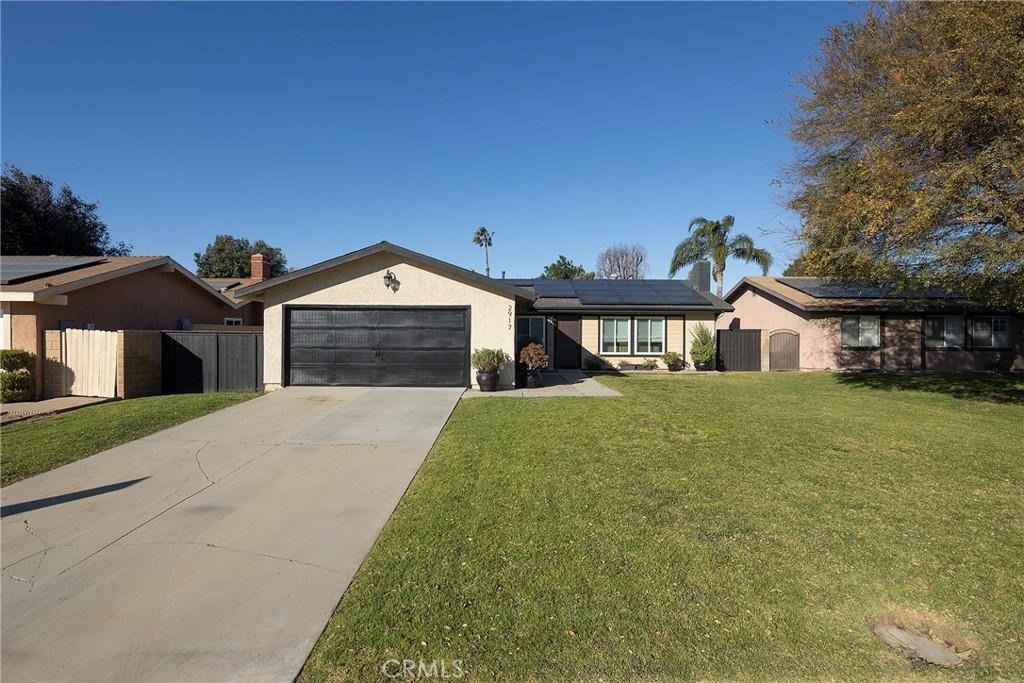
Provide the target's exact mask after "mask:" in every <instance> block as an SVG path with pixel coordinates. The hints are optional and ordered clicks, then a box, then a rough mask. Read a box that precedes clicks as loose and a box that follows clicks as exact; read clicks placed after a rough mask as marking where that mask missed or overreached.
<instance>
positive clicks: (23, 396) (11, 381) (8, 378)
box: [0, 371, 36, 403]
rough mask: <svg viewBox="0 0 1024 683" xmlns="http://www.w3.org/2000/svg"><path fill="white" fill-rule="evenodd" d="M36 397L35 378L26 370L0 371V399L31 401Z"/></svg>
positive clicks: (6, 401) (7, 401) (5, 400)
mask: <svg viewBox="0 0 1024 683" xmlns="http://www.w3.org/2000/svg"><path fill="white" fill-rule="evenodd" d="M35 397H36V379H35V377H33V376H32V375H31V373H28V372H21V371H19V372H2V373H0V401H3V402H4V403H11V402H13V401H31V400H32V399H34V398H35Z"/></svg>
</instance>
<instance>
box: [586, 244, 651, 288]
mask: <svg viewBox="0 0 1024 683" xmlns="http://www.w3.org/2000/svg"><path fill="white" fill-rule="evenodd" d="M594 272H595V273H596V274H597V277H599V278H608V279H613V280H639V279H640V278H642V277H643V276H644V275H646V274H647V250H646V249H645V248H644V247H643V245H640V244H616V245H613V246H611V247H608V248H607V249H605V250H604V251H602V252H601V253H600V254H598V256H597V266H596V267H595V268H594Z"/></svg>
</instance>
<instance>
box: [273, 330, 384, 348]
mask: <svg viewBox="0 0 1024 683" xmlns="http://www.w3.org/2000/svg"><path fill="white" fill-rule="evenodd" d="M291 343H292V348H303V347H318V348H339V347H340V348H366V349H369V348H373V347H375V346H376V345H377V330H373V329H365V328H352V329H348V330H345V329H333V328H322V329H312V328H307V329H292V335H291Z"/></svg>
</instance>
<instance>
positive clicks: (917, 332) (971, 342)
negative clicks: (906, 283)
mask: <svg viewBox="0 0 1024 683" xmlns="http://www.w3.org/2000/svg"><path fill="white" fill-rule="evenodd" d="M725 300H726V301H727V302H728V303H729V304H731V305H732V306H733V307H734V309H735V310H734V311H733V312H732V313H727V314H724V315H722V316H720V317H719V318H718V321H717V327H718V329H719V330H761V347H762V353H761V358H762V361H761V367H762V369H763V370H768V369H769V368H770V366H771V365H772V353H773V351H774V347H773V346H772V341H771V339H772V337H773V336H776V335H778V336H779V337H782V336H787V337H788V338H789V339H793V338H794V335H792V334H788V333H796V334H797V335H798V346H799V350H798V353H799V368H800V369H801V370H827V369H832V370H932V371H945V372H955V371H961V370H1003V371H1006V370H1015V371H1024V316H1021V315H1020V314H1019V313H1015V312H1010V311H993V310H989V309H986V308H984V307H982V306H980V305H979V304H977V303H975V302H972V301H969V300H967V299H964V298H960V297H955V296H949V295H943V294H938V293H935V292H924V293H917V294H908V293H902V294H899V293H893V292H891V291H886V290H884V289H882V288H877V287H875V288H872V287H858V286H851V285H845V286H844V285H838V284H829V283H825V282H823V281H821V280H819V279H818V278H796V277H748V278H743V280H741V281H740V282H739V283H738V284H737V285H736V286H735V287H733V288H732V290H730V291H729V293H728V294H727V295H726V296H725Z"/></svg>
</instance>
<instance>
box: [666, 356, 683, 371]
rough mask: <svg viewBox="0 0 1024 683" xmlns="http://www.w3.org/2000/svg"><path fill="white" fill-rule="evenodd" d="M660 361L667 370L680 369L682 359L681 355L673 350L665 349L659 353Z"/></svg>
mask: <svg viewBox="0 0 1024 683" xmlns="http://www.w3.org/2000/svg"><path fill="white" fill-rule="evenodd" d="M661 362H662V363H664V364H665V367H666V368H668V369H669V370H682V368H683V362H684V361H683V357H682V356H681V355H679V354H678V353H676V352H675V351H666V352H665V353H663V354H662V355H661Z"/></svg>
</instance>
